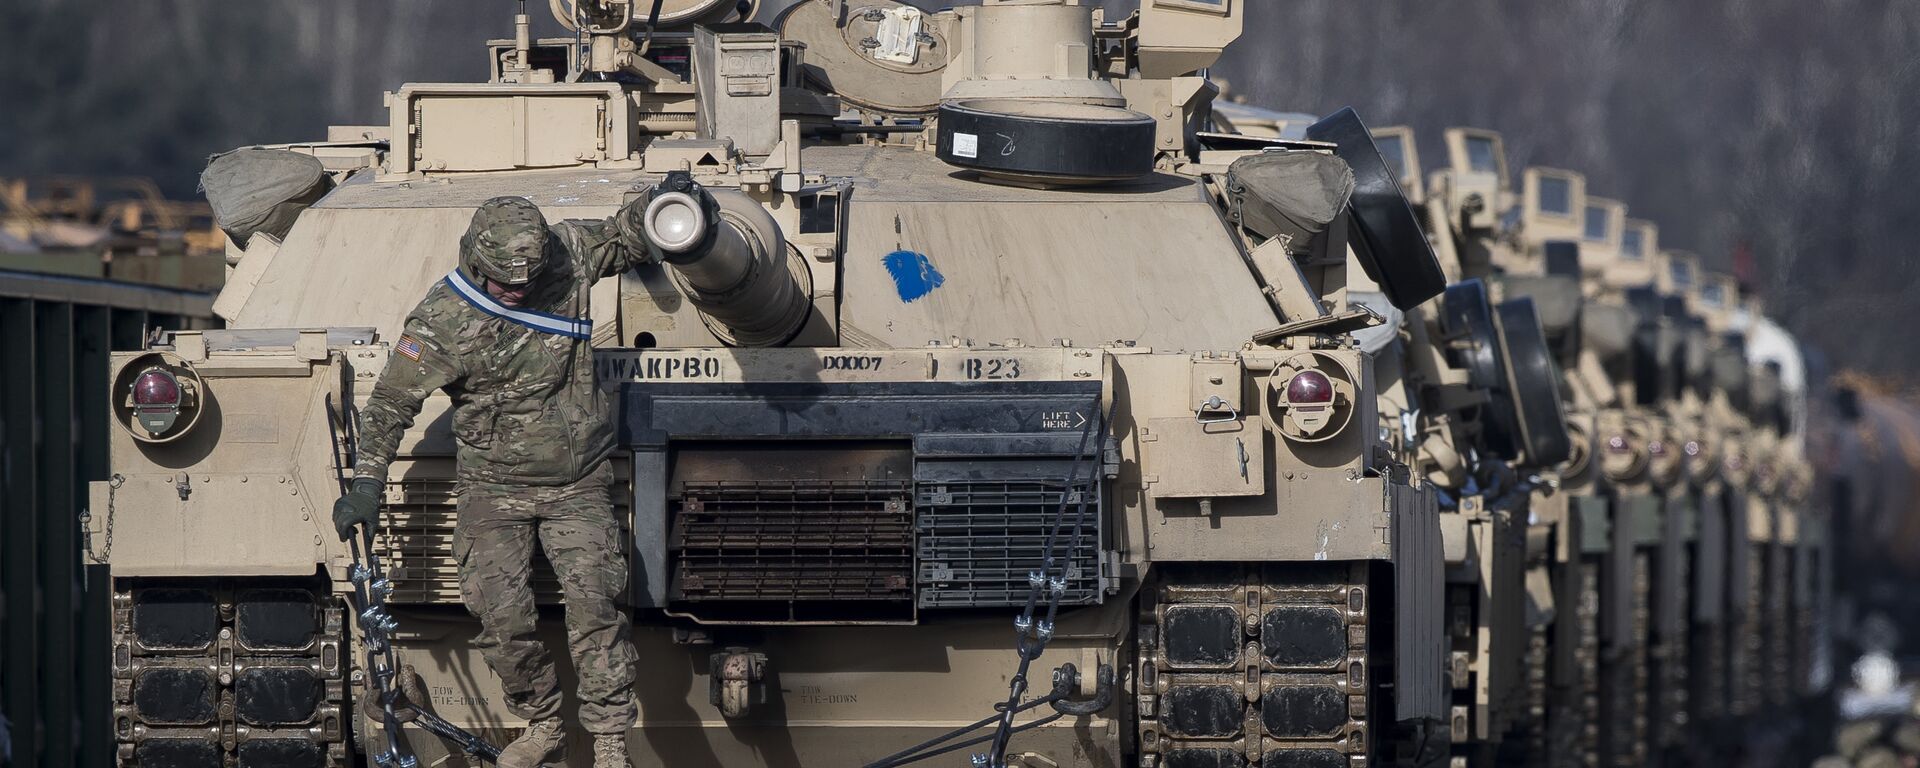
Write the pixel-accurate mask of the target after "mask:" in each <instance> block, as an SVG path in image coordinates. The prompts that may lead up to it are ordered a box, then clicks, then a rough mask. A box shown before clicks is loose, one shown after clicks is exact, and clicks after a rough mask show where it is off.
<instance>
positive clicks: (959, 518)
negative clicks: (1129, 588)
mask: <svg viewBox="0 0 1920 768" xmlns="http://www.w3.org/2000/svg"><path fill="white" fill-rule="evenodd" d="M1066 487H1067V484H1066V482H1065V481H1061V480H1052V481H1049V480H1017V481H968V482H923V483H921V484H920V487H919V491H918V493H917V497H916V504H917V505H918V506H919V508H920V516H919V521H918V525H917V527H918V530H919V534H920V541H919V554H920V568H919V572H920V584H921V588H920V607H922V608H945V607H960V606H969V607H979V606H1001V607H1004V606H1013V605H1024V604H1025V603H1026V600H1027V592H1028V589H1029V587H1028V582H1027V579H1028V575H1029V574H1031V573H1033V572H1034V571H1037V570H1039V569H1040V566H1041V562H1042V557H1043V554H1044V553H1043V552H1042V550H1043V548H1044V547H1045V546H1046V540H1047V534H1048V532H1049V531H1050V530H1051V529H1052V527H1053V521H1054V516H1055V514H1056V513H1057V512H1058V511H1059V508H1060V503H1061V497H1062V495H1063V491H1064V490H1065V489H1066ZM1074 487H1075V491H1074V493H1073V494H1071V495H1070V496H1068V497H1067V499H1066V502H1067V528H1066V529H1063V530H1062V531H1061V533H1060V540H1059V541H1056V542H1055V543H1054V547H1055V549H1054V554H1055V557H1056V558H1057V559H1058V558H1066V559H1067V562H1068V563H1070V564H1071V568H1070V569H1069V570H1068V571H1067V591H1066V594H1065V596H1064V597H1062V598H1061V601H1060V602H1061V604H1062V605H1091V604H1094V603H1098V602H1099V601H1100V596H1101V595H1100V585H1101V580H1100V546H1099V545H1100V524H1099V521H1100V504H1099V499H1098V498H1097V493H1098V492H1097V491H1095V490H1092V488H1091V487H1090V486H1089V485H1088V484H1087V483H1084V482H1082V483H1077V484H1075V486H1074ZM1083 493H1094V494H1096V496H1095V497H1091V498H1088V499H1087V500H1086V501H1087V525H1086V529H1085V531H1084V532H1083V535H1082V537H1081V539H1080V545H1079V547H1078V548H1074V549H1072V550H1071V552H1069V549H1070V546H1071V545H1070V542H1069V540H1068V538H1069V537H1070V535H1071V526H1072V522H1073V516H1074V515H1075V514H1076V507H1077V505H1078V504H1079V502H1080V495H1081V494H1083ZM1056 567H1058V564H1057V563H1056Z"/></svg>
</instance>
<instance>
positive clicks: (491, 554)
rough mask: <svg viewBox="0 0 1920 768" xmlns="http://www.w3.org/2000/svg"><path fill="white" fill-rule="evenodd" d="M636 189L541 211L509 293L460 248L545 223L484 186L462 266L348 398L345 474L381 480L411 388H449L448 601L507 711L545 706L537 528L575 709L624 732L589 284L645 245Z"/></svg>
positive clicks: (609, 443) (629, 668)
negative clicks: (524, 283) (592, 213)
mask: <svg viewBox="0 0 1920 768" xmlns="http://www.w3.org/2000/svg"><path fill="white" fill-rule="evenodd" d="M496 204H498V205H496ZM643 204H644V203H638V204H635V205H630V206H629V207H628V208H627V209H623V210H622V211H621V212H620V213H616V214H615V215H614V216H613V217H610V218H608V219H607V220H605V221H600V222H587V221H567V222H562V223H560V224H557V225H554V226H552V227H551V228H550V229H549V231H550V233H551V234H550V236H549V237H547V238H543V239H544V240H545V241H546V245H545V248H547V249H548V250H546V251H545V253H544V256H545V264H544V267H543V269H542V270H541V271H540V272H539V273H538V274H537V275H535V276H534V278H533V282H532V285H531V288H530V290H529V293H528V295H527V296H526V297H525V298H524V299H523V300H522V302H521V303H520V305H519V306H518V307H511V308H509V307H505V306H503V305H500V304H499V303H498V302H494V301H492V300H491V297H488V296H487V295H486V292H485V287H484V286H485V282H484V280H482V279H481V278H480V277H479V276H478V274H477V273H476V272H475V270H474V269H473V268H472V259H473V258H474V257H473V255H472V254H473V253H474V251H475V248H476V246H478V247H488V246H489V244H492V245H493V247H499V244H505V243H511V242H514V241H516V240H517V239H524V237H525V236H526V235H527V234H528V232H529V228H530V227H535V226H538V227H545V226H546V224H545V221H544V219H542V218H541V217H540V216H539V214H538V211H537V209H534V208H533V207H532V206H531V205H530V204H526V203H525V202H524V201H519V200H518V199H517V198H514V199H511V200H509V201H505V202H503V201H501V200H498V199H496V200H494V201H489V202H488V204H487V205H486V206H483V207H482V209H481V211H480V212H479V213H477V214H476V216H475V224H474V226H473V228H472V229H470V230H469V231H468V233H467V236H466V237H465V238H463V239H462V256H461V259H462V266H461V268H460V269H459V270H457V271H456V272H455V273H453V274H450V275H448V276H447V279H445V280H443V281H441V282H440V283H439V284H437V285H435V286H434V287H433V289H432V290H430V291H428V292H427V296H426V298H425V299H423V300H421V302H420V305H419V306H418V307H416V308H415V309H414V310H413V313H412V314H410V315H408V316H407V320H406V325H405V329H404V331H403V333H402V335H401V337H400V339H399V340H398V341H397V342H396V343H395V345H394V350H393V354H392V357H391V358H390V359H389V360H388V362H387V368H386V371H385V372H384V373H382V374H381V376H380V381H379V383H378V384H376V385H375V387H374V391H373V394H372V395H371V396H370V397H369V398H368V399H367V404H366V406H365V407H364V408H362V409H361V411H360V438H359V439H360V455H359V464H358V466H357V467H356V468H355V474H356V476H365V477H372V478H376V479H381V480H384V479H385V478H386V474H387V468H388V464H389V463H390V462H392V460H393V456H394V453H395V451H396V449H397V448H398V445H399V442H400V437H401V434H402V433H403V432H404V431H405V430H406V428H407V427H409V426H411V425H412V423H413V420H414V417H415V416H416V415H418V414H419V412H420V406H421V402H422V401H423V400H425V399H426V397H427V396H428V395H429V394H430V393H432V392H433V391H434V390H445V391H446V393H447V394H448V396H450V397H451V398H452V399H453V434H454V438H455V443H456V446H457V449H456V460H457V463H458V467H459V468H458V473H459V480H460V495H459V515H460V516H459V522H458V523H457V525H456V528H455V531H454V557H455V559H456V560H457V561H458V562H459V566H460V593H461V598H462V601H463V602H464V603H465V604H466V606H467V609H468V610H469V611H471V612H472V613H473V615H474V616H476V617H478V618H479V619H480V624H481V632H480V635H479V637H478V638H476V639H475V641H474V645H475V646H477V647H478V648H479V649H480V652H481V654H482V655H483V656H485V658H486V660H487V664H488V665H489V666H491V667H493V670H494V672H495V673H496V674H498V675H499V676H500V680H501V687H502V688H503V689H504V690H505V692H506V702H507V707H508V709H509V710H510V711H512V712H513V713H514V714H515V715H517V716H519V717H523V718H527V719H528V720H537V719H543V718H548V717H554V716H556V715H557V714H558V713H559V709H560V690H559V685H558V682H557V679H556V677H555V672H554V665H553V661H552V659H551V658H550V657H549V656H548V654H547V651H546V648H545V646H544V645H542V644H541V642H540V641H539V640H538V639H536V637H535V635H534V626H535V622H536V620H537V618H538V614H537V612H536V611H535V608H534V602H533V591H532V589H531V588H530V587H529V584H528V577H529V575H530V571H531V567H532V558H533V546H534V542H535V540H536V538H537V540H538V541H539V542H540V544H541V545H542V547H543V549H544V551H545V552H546V555H547V559H548V560H549V561H551V562H552V563H553V566H554V570H555V571H556V572H558V574H559V577H560V586H561V591H562V593H563V595H564V597H565V599H566V622H567V641H568V645H569V647H570V648H571V650H572V654H573V661H574V666H575V667H576V669H577V671H578V673H579V690H578V695H579V697H580V700H581V707H580V719H581V724H582V725H583V726H585V727H586V729H587V730H588V731H591V732H594V733H614V732H624V731H625V730H626V729H627V728H629V727H631V726H632V724H633V722H634V718H635V714H636V713H635V708H634V703H633V698H632V694H631V688H632V686H633V679H634V677H633V676H634V651H633V645H632V643H631V642H630V641H629V639H628V632H629V625H628V622H627V619H626V617H625V616H624V615H623V614H622V613H621V612H620V610H619V608H618V607H617V606H616V605H615V599H616V597H617V596H618V595H619V594H620V592H621V591H622V590H623V589H624V588H625V586H626V583H627V567H626V561H625V559H624V558H623V557H622V554H621V543H620V542H621V540H622V535H621V531H620V524H619V522H618V521H617V520H615V518H614V516H613V508H612V499H611V497H610V495H609V488H610V485H611V482H612V479H613V472H612V470H611V468H610V467H609V466H608V462H607V456H608V454H609V453H611V452H612V450H613V438H614V433H613V424H612V414H611V410H612V409H611V404H610V402H609V398H608V395H606V394H605V393H603V392H601V391H600V389H599V388H598V387H597V386H596V385H595V382H594V376H593V352H592V349H591V345H590V343H589V339H590V337H591V325H590V323H589V322H588V321H587V320H586V317H587V311H588V306H587V293H588V289H589V288H590V287H591V286H592V285H593V283H594V282H595V281H597V280H599V279H600V278H602V277H610V276H613V275H617V274H619V273H621V272H624V271H626V270H627V269H629V268H630V267H632V266H634V265H635V264H638V263H642V262H648V261H657V260H658V258H657V256H658V252H657V251H656V250H654V249H652V248H651V246H650V245H649V244H648V243H647V242H646V239H645V236H644V234H643V233H642V232H641V231H640V229H639V227H638V226H637V223H636V222H637V220H638V218H639V216H638V210H637V206H638V205H643ZM531 231H533V232H537V231H538V230H537V229H534V230H531ZM535 242H537V239H536V240H535ZM475 291H478V297H479V298H475V295H474V292H475Z"/></svg>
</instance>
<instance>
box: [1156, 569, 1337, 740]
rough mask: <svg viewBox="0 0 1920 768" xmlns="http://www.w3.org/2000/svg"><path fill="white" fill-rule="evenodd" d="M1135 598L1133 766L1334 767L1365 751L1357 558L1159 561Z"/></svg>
mask: <svg viewBox="0 0 1920 768" xmlns="http://www.w3.org/2000/svg"><path fill="white" fill-rule="evenodd" d="M1149 594H1151V595H1152V596H1153V597H1152V599H1151V600H1148V601H1143V605H1142V607H1141V613H1140V626H1139V643H1138V658H1137V663H1136V669H1135V681H1136V688H1135V691H1136V699H1135V707H1136V710H1137V712H1138V714H1139V723H1138V737H1139V742H1138V743H1139V749H1140V761H1139V764H1140V766H1141V767H1142V768H1227V767H1228V766H1233V767H1235V768H1238V767H1239V766H1247V765H1255V766H1261V767H1262V768H1281V767H1282V766H1286V767H1288V768H1293V767H1296V766H1298V767H1300V768H1318V767H1320V766H1325V767H1326V768H1338V767H1340V766H1352V767H1353V768H1360V767H1361V766H1365V765H1366V764H1367V763H1368V761H1369V758H1370V755H1371V741H1372V740H1371V739H1370V738H1369V736H1370V726H1371V723H1370V712H1371V709H1370V706H1371V705H1372V704H1373V703H1374V702H1373V701H1372V697H1371V696H1370V695H1369V694H1370V688H1371V684H1370V679H1371V678H1370V676H1371V675H1372V674H1374V672H1375V671H1374V670H1372V669H1370V667H1371V662H1370V660H1369V659H1368V648H1369V645H1368V639H1369V638H1368V635H1369V621H1368V619H1369V614H1370V612H1371V606H1370V605H1369V598H1370V591H1369V589H1368V586H1367V582H1366V565H1365V564H1346V563H1278V564H1268V565H1187V564H1179V565H1170V566H1166V567H1164V568H1163V569H1162V571H1161V573H1160V574H1159V581H1158V584H1157V586H1155V587H1153V588H1152V591H1151V592H1150V593H1149Z"/></svg>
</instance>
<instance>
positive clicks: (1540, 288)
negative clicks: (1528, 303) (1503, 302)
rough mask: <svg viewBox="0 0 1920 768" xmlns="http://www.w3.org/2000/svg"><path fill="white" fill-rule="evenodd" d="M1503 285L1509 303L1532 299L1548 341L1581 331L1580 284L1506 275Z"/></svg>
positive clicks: (1553, 277) (1557, 278) (1573, 280)
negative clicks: (1510, 300)
mask: <svg viewBox="0 0 1920 768" xmlns="http://www.w3.org/2000/svg"><path fill="white" fill-rule="evenodd" d="M1500 282H1501V284H1502V286H1503V287H1505V289H1506V290H1505V291H1504V293H1503V295H1505V296H1506V297H1507V298H1509V299H1521V298H1530V299H1533V308H1534V311H1535V312H1538V313H1539V315H1540V327H1541V329H1542V330H1544V331H1546V334H1547V338H1549V339H1552V338H1557V337H1560V336H1562V335H1564V334H1567V333H1568V332H1572V333H1574V334H1576V335H1577V334H1578V333H1579V331H1580V281H1579V280H1578V279H1577V278H1569V277H1562V276H1559V275H1547V276H1537V275H1507V276H1504V277H1501V278H1500Z"/></svg>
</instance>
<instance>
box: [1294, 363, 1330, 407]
mask: <svg viewBox="0 0 1920 768" xmlns="http://www.w3.org/2000/svg"><path fill="white" fill-rule="evenodd" d="M1287 402H1288V403H1290V404H1292V405H1325V404H1327V403H1331V402H1333V381H1331V380H1329V379H1328V378H1327V375H1326V374H1324V373H1321V372H1319V371H1312V370H1308V371H1301V372H1299V373H1296V374H1294V375H1293V378H1292V379H1288V380H1287Z"/></svg>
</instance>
